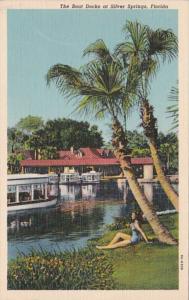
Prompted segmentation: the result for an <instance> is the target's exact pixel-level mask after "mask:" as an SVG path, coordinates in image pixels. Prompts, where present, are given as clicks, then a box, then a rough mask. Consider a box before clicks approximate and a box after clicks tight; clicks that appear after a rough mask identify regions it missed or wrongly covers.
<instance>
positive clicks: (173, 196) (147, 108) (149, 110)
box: [141, 100, 178, 211]
mask: <svg viewBox="0 0 189 300" xmlns="http://www.w3.org/2000/svg"><path fill="white" fill-rule="evenodd" d="M141 119H142V127H143V129H144V133H145V135H146V137H147V138H148V144H149V147H150V151H151V156H152V159H153V162H154V166H155V169H156V172H157V176H158V180H159V182H160V184H161V186H162V188H163V190H164V192H165V193H166V195H167V197H168V198H169V200H170V201H171V202H172V204H173V205H174V207H175V209H176V210H177V211H178V195H177V193H176V192H175V191H174V189H173V187H172V186H171V184H170V181H169V180H168V178H167V177H166V176H165V174H164V172H163V168H162V165H161V160H160V158H159V154H158V149H157V144H156V140H157V126H156V122H157V120H156V118H155V117H154V115H153V107H152V106H151V105H150V104H149V102H148V100H143V101H142V102H141Z"/></svg>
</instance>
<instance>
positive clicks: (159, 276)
mask: <svg viewBox="0 0 189 300" xmlns="http://www.w3.org/2000/svg"><path fill="white" fill-rule="evenodd" d="M160 220H161V222H162V223H163V224H165V225H166V227H167V228H169V230H170V231H171V233H172V234H173V235H174V237H175V238H178V215H177V214H174V215H166V216H161V217H160ZM143 229H144V231H145V232H146V234H147V236H148V238H149V239H155V236H154V234H153V232H152V230H151V229H150V227H149V225H148V224H144V225H143ZM121 231H122V232H127V233H128V230H121ZM116 232H117V231H114V230H113V231H108V232H107V233H106V234H105V235H104V236H103V237H102V238H100V239H99V240H98V241H95V242H93V243H95V244H99V245H104V244H107V243H108V242H109V241H110V240H111V239H112V237H113V236H114V235H115V233H116ZM103 253H105V255H106V256H107V258H109V259H110V260H111V262H112V264H113V270H114V272H113V278H114V280H115V286H116V289H177V288H178V247H177V246H168V245H161V244H159V243H158V242H156V241H154V242H153V244H146V243H144V242H141V243H139V244H138V245H135V246H128V247H127V248H120V249H114V250H104V251H103Z"/></svg>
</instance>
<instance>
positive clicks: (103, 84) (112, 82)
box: [47, 40, 176, 244]
mask: <svg viewBox="0 0 189 300" xmlns="http://www.w3.org/2000/svg"><path fill="white" fill-rule="evenodd" d="M89 53H95V54H96V58H95V59H94V60H92V61H91V62H89V63H88V64H87V65H85V66H84V67H82V68H81V69H80V70H76V69H74V68H72V67H70V66H67V65H62V64H58V65H54V66H52V67H51V68H50V69H49V71H48V73H47V83H48V84H49V83H50V82H51V81H53V82H54V83H55V84H56V86H57V88H58V89H59V90H60V92H61V93H63V94H66V95H68V96H71V97H74V98H76V103H77V106H76V110H77V111H79V112H84V113H85V114H87V115H88V116H89V114H92V115H95V117H96V118H104V117H105V116H106V115H108V116H109V117H110V118H111V120H112V129H113V141H112V143H113V146H114V148H115V155H116V157H117V158H118V160H119V161H120V165H121V168H122V170H123V172H124V175H125V176H126V178H127V180H128V183H129V185H130V187H131V190H132V192H133V194H134V196H135V198H136V201H137V202H138V204H139V206H140V208H141V210H142V211H143V212H144V214H145V216H146V218H147V220H148V221H149V223H150V225H151V227H152V229H153V230H154V232H155V234H156V235H157V237H158V239H159V241H161V242H164V243H168V244H176V241H175V240H174V238H173V237H172V236H171V234H170V233H169V232H168V230H167V229H166V228H165V227H164V226H163V225H161V224H160V222H159V219H158V217H157V215H156V213H155V211H154V209H153V206H152V205H151V203H149V201H148V200H147V198H146V196H145V194H144V193H143V191H142V190H141V188H140V186H139V184H138V182H137V179H136V176H135V174H134V171H133V169H132V167H131V163H130V159H129V157H128V156H127V153H126V148H127V141H126V138H125V132H124V130H123V126H122V124H121V121H120V120H122V119H123V117H124V115H125V112H126V111H128V110H129V108H130V107H132V105H133V102H132V101H133V98H134V96H133V95H132V89H130V90H129V92H128V91H127V89H126V79H125V78H126V72H125V68H124V67H123V65H122V63H121V61H119V60H118V59H115V57H114V56H113V55H111V54H110V53H109V51H108V49H107V47H106V45H105V44H104V42H103V41H101V40H100V41H97V42H96V43H94V44H92V45H90V46H89V47H88V48H87V49H86V50H85V51H84V55H86V54H89ZM106 54H107V55H106ZM101 56H103V59H101ZM104 57H105V58H104ZM126 108H127V109H126Z"/></svg>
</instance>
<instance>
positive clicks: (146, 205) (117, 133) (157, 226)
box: [112, 119, 177, 245]
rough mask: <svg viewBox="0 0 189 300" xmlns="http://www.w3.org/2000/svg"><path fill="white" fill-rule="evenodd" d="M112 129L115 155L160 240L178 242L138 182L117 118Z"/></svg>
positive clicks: (173, 243)
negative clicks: (163, 223) (160, 219)
mask: <svg viewBox="0 0 189 300" xmlns="http://www.w3.org/2000/svg"><path fill="white" fill-rule="evenodd" d="M112 129H113V138H112V144H113V146H114V149H115V156H116V158H117V159H118V160H119V162H120V165H121V168H122V170H123V173H124V176H125V177H126V178H127V180H128V183H129V186H130V188H131V191H132V193H133V195H134V197H135V199H136V201H137V203H138V205H139V206H140V208H141V210H142V212H143V213H144V215H145V217H146V219H147V220H148V222H149V224H150V225H151V227H152V229H153V231H154V233H155V235H156V236H157V238H158V240H159V241H160V242H163V243H166V244H170V245H175V244H177V242H176V240H175V239H174V238H173V237H172V236H171V234H170V233H169V231H168V230H167V229H166V228H165V227H164V226H163V225H162V224H161V223H160V221H159V219H158V217H157V215H156V212H155V210H154V208H153V206H152V204H151V203H150V202H149V201H148V199H147V198H146V196H145V194H144V192H143V191H142V189H141V187H140V186H139V184H138V181H137V178H136V176H135V174H134V171H133V169H132V167H131V163H130V158H129V157H128V156H127V154H126V148H127V141H126V138H125V133H124V130H123V127H122V126H121V124H120V122H119V121H118V120H117V119H115V120H114V122H113V125H112Z"/></svg>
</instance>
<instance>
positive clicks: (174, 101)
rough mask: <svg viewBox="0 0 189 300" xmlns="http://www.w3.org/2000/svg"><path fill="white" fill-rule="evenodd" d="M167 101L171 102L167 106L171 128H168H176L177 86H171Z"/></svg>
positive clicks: (177, 121) (177, 113)
mask: <svg viewBox="0 0 189 300" xmlns="http://www.w3.org/2000/svg"><path fill="white" fill-rule="evenodd" d="M169 101H171V102H172V104H171V105H169V106H168V107H167V111H166V112H167V114H168V118H171V119H172V128H171V129H170V130H175V129H176V130H177V129H178V125H179V107H178V101H179V90H178V86H176V87H172V89H171V91H170V94H169Z"/></svg>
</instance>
